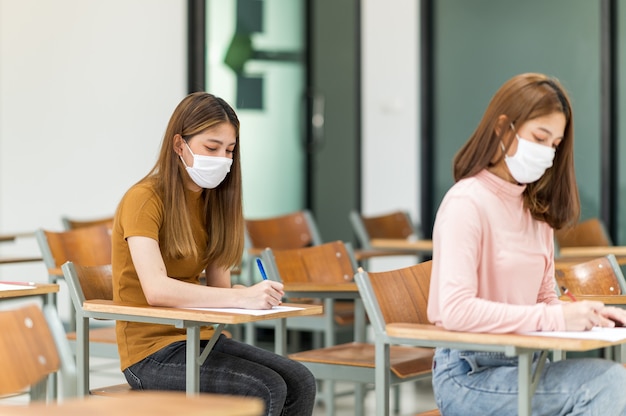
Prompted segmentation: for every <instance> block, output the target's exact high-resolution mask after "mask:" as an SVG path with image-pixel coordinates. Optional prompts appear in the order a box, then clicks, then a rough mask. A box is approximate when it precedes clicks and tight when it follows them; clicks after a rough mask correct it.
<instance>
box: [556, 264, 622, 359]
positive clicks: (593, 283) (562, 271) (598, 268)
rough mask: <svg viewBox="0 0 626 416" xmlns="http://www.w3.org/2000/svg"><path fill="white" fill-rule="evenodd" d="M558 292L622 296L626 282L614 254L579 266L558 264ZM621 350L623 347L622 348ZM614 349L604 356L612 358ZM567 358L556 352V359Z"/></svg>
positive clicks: (608, 350)
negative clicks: (565, 290)
mask: <svg viewBox="0 0 626 416" xmlns="http://www.w3.org/2000/svg"><path fill="white" fill-rule="evenodd" d="M554 279H555V281H556V291H557V293H559V294H560V295H561V296H562V295H563V293H562V290H561V288H563V287H565V288H567V290H568V291H569V292H570V293H571V294H573V295H575V296H576V295H578V296H583V295H605V296H610V295H621V294H624V293H626V280H625V279H624V274H623V273H622V269H621V268H620V266H619V264H618V263H617V259H616V258H615V256H614V255H613V254H609V255H607V256H604V257H598V258H595V259H592V260H588V261H585V262H582V263H578V264H571V263H566V264H558V263H557V264H556V266H555V270H554ZM620 348H621V347H620ZM613 353H614V351H613V349H612V348H606V349H605V350H604V356H605V357H606V358H611V357H612V355H613ZM563 358H565V352H562V351H556V352H554V359H563Z"/></svg>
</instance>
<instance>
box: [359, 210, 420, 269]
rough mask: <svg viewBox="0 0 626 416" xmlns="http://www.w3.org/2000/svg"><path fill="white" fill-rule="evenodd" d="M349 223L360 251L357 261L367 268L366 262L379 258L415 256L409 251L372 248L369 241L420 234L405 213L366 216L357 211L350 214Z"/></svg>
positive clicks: (413, 252)
mask: <svg viewBox="0 0 626 416" xmlns="http://www.w3.org/2000/svg"><path fill="white" fill-rule="evenodd" d="M350 223H351V224H352V229H353V230H354V233H355V235H356V237H357V241H358V243H359V246H360V249H358V250H357V251H356V253H355V254H356V257H357V260H359V261H360V262H361V265H362V266H363V267H365V268H367V260H368V259H370V258H372V257H380V256H407V255H408V256H417V255H416V253H415V251H411V250H382V249H377V248H373V247H372V245H371V243H370V241H371V240H372V239H375V238H390V239H408V238H411V237H416V236H419V235H420V234H421V233H420V231H419V229H418V227H417V226H415V225H414V223H413V221H412V220H411V217H410V215H409V214H408V212H406V211H393V212H389V213H387V214H381V215H370V216H366V215H363V214H361V213H359V212H357V211H351V212H350Z"/></svg>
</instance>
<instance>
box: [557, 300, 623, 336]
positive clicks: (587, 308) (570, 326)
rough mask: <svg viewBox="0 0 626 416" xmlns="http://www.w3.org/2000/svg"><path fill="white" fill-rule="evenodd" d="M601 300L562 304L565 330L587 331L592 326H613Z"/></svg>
mask: <svg viewBox="0 0 626 416" xmlns="http://www.w3.org/2000/svg"><path fill="white" fill-rule="evenodd" d="M605 309H607V308H605V306H604V304H603V303H602V302H596V301H587V300H583V301H581V302H568V303H564V304H563V316H564V318H565V329H566V330H567V331H589V330H590V329H591V328H593V327H594V326H604V327H612V326H615V324H614V323H613V321H611V320H610V319H609V318H608V317H607V316H605V315H603V313H602V312H603V311H604V310H605ZM625 318H626V316H625Z"/></svg>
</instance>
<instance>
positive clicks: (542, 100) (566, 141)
mask: <svg viewBox="0 0 626 416" xmlns="http://www.w3.org/2000/svg"><path fill="white" fill-rule="evenodd" d="M555 112H560V113H563V115H564V116H565V132H564V135H563V140H562V141H561V143H560V144H559V147H558V149H557V151H556V155H555V158H554V162H553V165H552V167H551V168H549V169H548V170H547V171H546V173H545V174H544V175H543V176H542V177H541V179H539V180H538V181H537V182H534V183H530V184H528V185H526V189H525V190H524V194H523V198H524V205H525V206H526V208H528V209H529V210H530V213H531V215H532V216H533V218H535V219H537V220H541V221H545V222H547V223H548V224H550V226H552V227H553V228H555V229H560V228H562V227H564V226H566V225H569V224H573V223H575V222H576V221H577V220H578V217H579V215H580V201H579V197H578V187H577V185H576V174H575V172H574V116H573V114H572V106H571V104H570V99H569V97H568V96H567V93H566V91H565V89H564V88H563V87H562V86H561V84H560V83H559V81H558V80H556V79H554V78H550V77H547V76H546V75H543V74H536V73H526V74H520V75H517V76H515V77H513V78H511V79H510V80H508V81H507V82H505V83H504V84H503V85H502V86H501V87H500V89H499V90H498V91H497V92H496V93H495V95H494V96H493V98H492V99H491V102H490V103H489V105H488V106H487V109H486V110H485V113H484V115H483V118H482V120H481V121H480V123H479V124H478V127H477V128H476V130H475V131H474V133H473V134H472V135H471V137H470V138H469V140H468V141H467V142H466V143H465V145H463V147H462V148H461V149H460V150H459V152H458V153H457V154H456V156H455V157H454V180H455V181H459V180H461V179H463V178H467V177H470V176H474V175H476V174H477V173H478V172H480V171H481V170H483V169H485V168H487V167H489V166H493V165H494V164H496V163H498V162H500V161H501V160H502V158H503V157H504V153H505V152H502V151H501V147H500V146H501V145H500V144H501V143H502V142H503V140H502V139H503V138H504V137H505V136H506V135H512V134H514V133H513V131H512V129H510V128H508V126H509V124H510V123H513V124H514V125H516V126H521V125H522V124H524V123H525V122H526V121H528V120H531V119H534V118H537V117H541V116H545V115H549V114H552V113H555ZM501 115H504V116H505V118H506V122H505V123H503V122H502V119H501V118H500V116H501Z"/></svg>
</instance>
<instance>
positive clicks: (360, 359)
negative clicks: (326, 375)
mask: <svg viewBox="0 0 626 416" xmlns="http://www.w3.org/2000/svg"><path fill="white" fill-rule="evenodd" d="M433 354H434V350H433V349H431V348H414V347H402V346H395V345H394V346H392V347H391V349H390V363H391V371H393V372H394V374H395V375H397V376H398V377H400V378H407V377H415V376H418V375H420V374H428V373H430V371H431V365H432V358H433ZM289 358H291V359H293V360H296V361H302V362H310V363H321V364H334V365H348V366H355V367H366V368H374V367H375V347H374V344H369V343H362V342H349V343H346V344H340V345H335V346H333V347H326V348H318V349H316V350H310V351H303V352H298V353H294V354H290V355H289Z"/></svg>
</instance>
